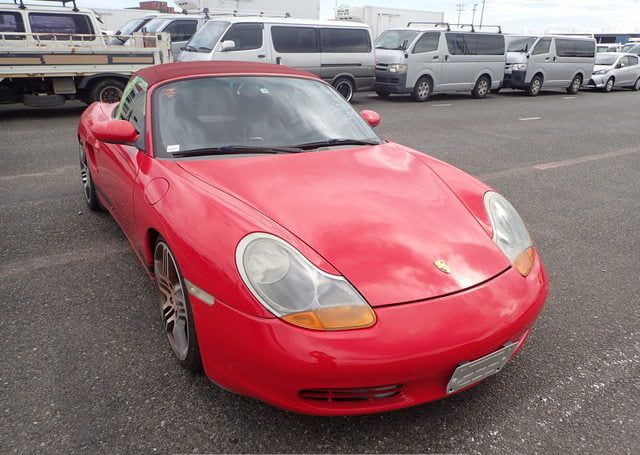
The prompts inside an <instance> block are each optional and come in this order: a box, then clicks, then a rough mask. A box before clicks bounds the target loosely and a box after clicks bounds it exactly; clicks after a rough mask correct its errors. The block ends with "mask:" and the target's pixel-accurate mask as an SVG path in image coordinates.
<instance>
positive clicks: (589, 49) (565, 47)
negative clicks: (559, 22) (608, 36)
mask: <svg viewBox="0 0 640 455" xmlns="http://www.w3.org/2000/svg"><path fill="white" fill-rule="evenodd" d="M556 53H557V54H558V57H582V58H592V57H595V55H596V45H595V43H594V42H593V41H591V40H589V41H587V40H578V39H561V38H556Z"/></svg>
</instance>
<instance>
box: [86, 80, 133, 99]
mask: <svg viewBox="0 0 640 455" xmlns="http://www.w3.org/2000/svg"><path fill="white" fill-rule="evenodd" d="M123 92H124V83H123V82H122V81H120V80H118V79H102V80H101V81H98V82H96V83H95V84H94V85H93V86H92V87H91V91H90V94H89V101H90V102H92V103H93V102H95V101H99V102H100V103H118V102H120V98H122V93H123Z"/></svg>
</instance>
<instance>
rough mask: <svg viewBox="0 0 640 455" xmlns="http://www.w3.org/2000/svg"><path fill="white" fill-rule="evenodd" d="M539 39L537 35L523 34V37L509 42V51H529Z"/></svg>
mask: <svg viewBox="0 0 640 455" xmlns="http://www.w3.org/2000/svg"><path fill="white" fill-rule="evenodd" d="M537 39H538V38H536V37H535V36H523V37H521V38H516V39H514V40H513V41H511V42H510V43H509V47H508V48H507V52H529V50H530V49H531V47H533V43H535V42H536V40H537Z"/></svg>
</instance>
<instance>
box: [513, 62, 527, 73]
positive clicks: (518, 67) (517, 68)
mask: <svg viewBox="0 0 640 455" xmlns="http://www.w3.org/2000/svg"><path fill="white" fill-rule="evenodd" d="M511 69H512V70H513V71H527V64H526V63H514V64H513V66H511Z"/></svg>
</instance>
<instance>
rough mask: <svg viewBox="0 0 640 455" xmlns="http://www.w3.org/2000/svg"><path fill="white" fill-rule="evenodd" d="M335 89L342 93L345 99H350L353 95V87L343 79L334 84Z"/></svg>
mask: <svg viewBox="0 0 640 455" xmlns="http://www.w3.org/2000/svg"><path fill="white" fill-rule="evenodd" d="M336 90H337V91H338V93H340V94H341V95H342V97H343V98H344V99H345V100H347V101H351V98H352V97H353V89H352V87H351V84H349V83H348V82H347V81H344V80H343V81H341V82H338V84H337V85H336Z"/></svg>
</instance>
